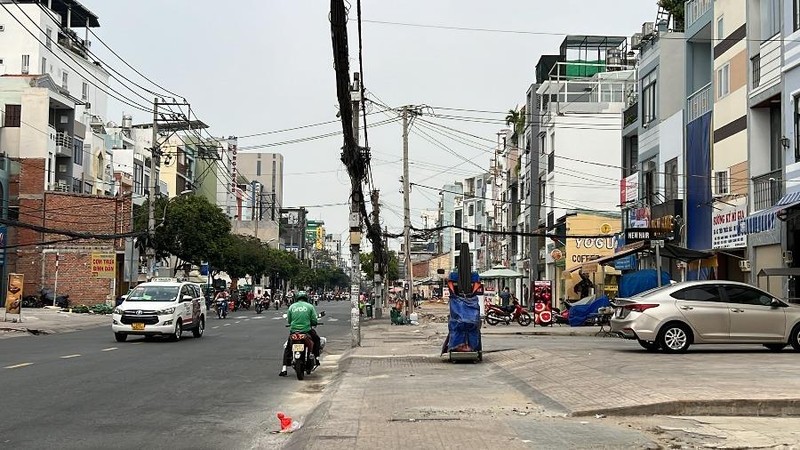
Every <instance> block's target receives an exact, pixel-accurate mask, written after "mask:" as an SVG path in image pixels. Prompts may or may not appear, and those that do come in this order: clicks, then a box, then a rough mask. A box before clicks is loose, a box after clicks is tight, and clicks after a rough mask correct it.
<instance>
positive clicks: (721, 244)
mask: <svg viewBox="0 0 800 450" xmlns="http://www.w3.org/2000/svg"><path fill="white" fill-rule="evenodd" d="M746 216H747V198H746V197H740V198H737V199H734V200H726V201H724V202H722V201H720V202H715V203H714V212H713V215H712V217H711V244H712V247H713V248H714V249H732V248H744V247H747V235H746V234H742V233H741V232H740V229H739V222H741V221H742V220H744V218H745V217H746Z"/></svg>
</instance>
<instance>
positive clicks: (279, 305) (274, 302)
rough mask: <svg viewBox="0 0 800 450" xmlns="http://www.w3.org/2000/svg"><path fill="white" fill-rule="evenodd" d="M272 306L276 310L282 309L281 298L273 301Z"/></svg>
mask: <svg viewBox="0 0 800 450" xmlns="http://www.w3.org/2000/svg"><path fill="white" fill-rule="evenodd" d="M272 306H274V307H275V309H276V310H278V309H280V307H281V300H280V299H279V298H276V299H275V300H273V301H272Z"/></svg>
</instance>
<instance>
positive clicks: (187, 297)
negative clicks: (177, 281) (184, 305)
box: [181, 295, 193, 302]
mask: <svg viewBox="0 0 800 450" xmlns="http://www.w3.org/2000/svg"><path fill="white" fill-rule="evenodd" d="M192 300H193V299H192V296H191V295H184V296H183V297H182V298H181V302H190V301H192Z"/></svg>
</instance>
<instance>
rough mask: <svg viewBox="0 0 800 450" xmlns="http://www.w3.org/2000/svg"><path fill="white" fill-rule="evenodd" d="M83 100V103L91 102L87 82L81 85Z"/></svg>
mask: <svg viewBox="0 0 800 450" xmlns="http://www.w3.org/2000/svg"><path fill="white" fill-rule="evenodd" d="M81 98H82V99H83V101H87V100H89V83H87V82H85V81H84V82H83V84H82V85H81Z"/></svg>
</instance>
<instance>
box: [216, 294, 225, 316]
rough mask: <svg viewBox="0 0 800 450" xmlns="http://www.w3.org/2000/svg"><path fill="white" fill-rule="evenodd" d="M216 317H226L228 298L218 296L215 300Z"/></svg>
mask: <svg viewBox="0 0 800 450" xmlns="http://www.w3.org/2000/svg"><path fill="white" fill-rule="evenodd" d="M216 307H217V317H218V318H220V319H224V318H226V317H228V299H227V298H223V297H220V298H218V299H217V300H216Z"/></svg>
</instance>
